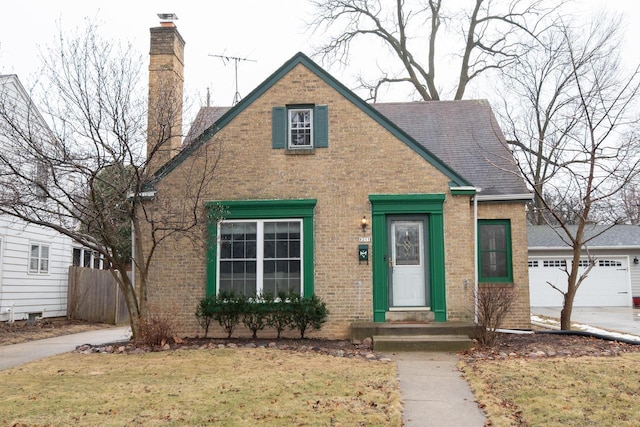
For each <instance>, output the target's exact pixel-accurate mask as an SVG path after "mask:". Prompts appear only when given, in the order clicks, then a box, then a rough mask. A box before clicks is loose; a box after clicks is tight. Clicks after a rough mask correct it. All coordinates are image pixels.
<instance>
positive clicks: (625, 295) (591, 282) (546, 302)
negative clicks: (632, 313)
mask: <svg viewBox="0 0 640 427" xmlns="http://www.w3.org/2000/svg"><path fill="white" fill-rule="evenodd" d="M569 262H570V260H569V259H568V258H556V257H546V258H545V257H530V258H529V289H530V298H531V306H532V307H561V306H562V304H563V299H562V295H561V294H560V293H559V292H558V291H556V290H555V289H553V288H552V287H551V286H550V285H549V284H548V283H547V282H550V283H553V284H554V285H555V286H556V287H558V288H559V289H561V290H562V291H566V289H567V274H566V273H565V272H564V271H563V269H564V267H565V266H566V265H568V263H569ZM587 263H588V261H587V260H586V259H585V260H581V261H580V264H581V268H580V270H579V272H580V273H582V272H584V268H585V267H586V265H587ZM628 266H629V260H628V258H627V257H600V258H597V259H596V265H595V266H594V267H593V268H592V269H591V271H590V272H589V276H588V277H587V278H586V279H585V280H584V282H582V284H581V285H580V288H579V289H578V292H577V293H576V298H575V301H574V304H573V305H574V307H596V306H602V307H627V306H631V304H632V300H631V284H630V279H629V268H628Z"/></svg>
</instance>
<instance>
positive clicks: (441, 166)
mask: <svg viewBox="0 0 640 427" xmlns="http://www.w3.org/2000/svg"><path fill="white" fill-rule="evenodd" d="M298 64H302V65H304V66H305V67H307V68H308V69H309V70H310V71H311V72H313V73H314V74H316V75H317V76H318V77H320V78H321V79H322V80H323V81H324V82H325V83H327V84H328V85H329V86H331V87H332V88H333V89H335V90H336V91H337V92H338V93H340V94H341V95H342V96H344V97H345V98H346V99H348V100H349V101H350V102H351V103H352V104H354V105H355V106H357V107H358V108H360V109H361V110H362V111H364V112H365V113H367V114H368V115H369V117H371V118H372V119H374V120H375V121H376V122H378V124H380V125H381V126H382V127H383V128H385V129H387V130H388V131H389V132H391V133H392V134H393V135H394V136H395V137H396V138H398V139H400V140H401V141H402V142H404V143H405V144H406V145H408V146H409V147H410V148H411V149H412V150H413V151H415V152H416V153H418V154H419V155H420V156H422V157H423V158H424V159H425V160H427V161H428V162H429V163H431V164H432V165H433V166H434V167H435V168H436V169H438V170H439V171H440V172H442V173H443V174H445V175H446V176H447V177H448V178H449V179H451V180H452V181H453V182H454V183H455V186H461V187H464V186H471V185H472V184H471V183H469V182H468V181H467V180H465V179H464V178H463V177H462V176H461V175H459V174H458V173H457V172H456V171H454V170H453V169H452V168H451V167H449V166H448V165H447V164H446V163H445V162H443V161H442V160H440V159H439V158H438V157H437V156H436V155H434V154H433V153H431V152H430V151H429V150H427V149H426V148H425V147H424V146H422V145H421V144H420V143H418V142H417V141H416V140H414V139H413V138H412V137H411V136H409V134H407V133H406V132H405V131H403V130H402V129H400V128H399V127H398V126H397V125H396V124H395V123H393V122H392V121H390V120H389V119H387V118H386V117H385V116H384V115H382V114H381V113H380V112H379V111H378V110H376V109H375V108H374V107H372V106H371V105H369V104H367V103H366V102H365V101H363V100H362V99H361V98H360V97H359V96H357V95H356V94H355V93H353V92H352V91H351V90H350V89H348V88H347V87H346V86H345V85H343V84H342V83H340V82H339V81H338V80H337V79H336V78H335V77H333V76H332V75H331V74H329V73H328V72H326V71H325V70H324V69H322V68H321V67H320V66H319V65H318V64H316V63H315V62H313V61H312V60H311V59H310V58H309V57H308V56H306V55H305V54H304V53H302V52H298V53H296V54H295V55H294V56H293V57H292V58H291V59H289V60H288V61H287V62H285V63H284V64H283V65H282V66H281V67H280V68H278V69H277V70H276V71H275V72H274V73H273V74H271V75H270V76H269V77H267V79H266V80H265V81H264V82H262V83H261V84H260V85H259V86H258V87H256V88H255V89H254V90H253V91H251V92H250V93H249V94H248V95H247V96H246V97H244V98H243V99H242V100H240V102H238V103H237V104H236V105H235V106H234V107H232V108H231V109H229V111H227V112H226V113H225V114H223V115H222V116H221V117H220V118H219V119H218V120H217V121H216V122H215V123H214V124H213V125H212V126H210V127H209V128H208V129H206V130H205V131H204V132H203V133H202V134H201V135H200V136H198V137H197V138H195V139H194V141H193V142H192V143H191V144H190V145H189V146H188V147H187V148H185V149H184V150H182V151H181V152H180V153H179V154H178V155H176V156H175V157H174V158H172V159H171V160H169V161H168V162H167V163H166V164H165V165H163V166H162V167H160V168H159V169H158V170H157V171H156V172H155V173H154V179H153V181H152V182H151V183H150V184H149V187H150V188H153V186H154V184H155V183H157V182H158V181H160V180H161V179H162V178H163V177H164V176H166V175H168V174H169V173H170V172H171V171H172V170H174V169H175V168H176V167H177V166H178V165H180V163H182V162H183V161H184V160H185V159H186V158H187V157H189V156H190V155H191V154H192V153H193V152H194V151H195V150H196V149H198V148H199V147H200V146H201V145H202V144H204V143H205V142H207V141H208V140H209V139H211V137H213V136H214V135H215V134H216V133H218V131H220V130H221V129H222V128H224V127H225V126H226V125H227V124H229V122H231V121H232V120H233V119H234V118H235V117H236V116H237V115H238V114H240V113H241V112H242V111H244V109H245V108H247V107H248V106H249V105H251V104H252V103H253V102H254V101H255V100H256V99H258V98H259V97H260V96H262V95H263V94H264V93H265V92H266V91H267V90H269V89H270V88H271V87H272V86H273V85H274V84H276V83H277V82H278V81H279V80H280V79H282V78H283V77H284V76H285V75H286V74H287V73H289V72H290V71H291V70H292V69H293V68H295V67H296V66H297V65H298ZM149 187H148V188H145V189H149Z"/></svg>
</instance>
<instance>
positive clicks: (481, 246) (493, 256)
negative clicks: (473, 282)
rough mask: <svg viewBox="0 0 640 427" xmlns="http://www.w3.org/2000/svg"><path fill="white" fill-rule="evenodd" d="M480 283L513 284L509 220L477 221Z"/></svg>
mask: <svg viewBox="0 0 640 427" xmlns="http://www.w3.org/2000/svg"><path fill="white" fill-rule="evenodd" d="M478 240H479V241H478V255H479V260H478V261H479V264H480V265H479V273H480V274H479V277H478V280H479V281H480V282H513V271H512V266H511V224H510V222H509V220H479V221H478Z"/></svg>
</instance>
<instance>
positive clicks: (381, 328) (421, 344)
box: [351, 322, 475, 352]
mask: <svg viewBox="0 0 640 427" xmlns="http://www.w3.org/2000/svg"><path fill="white" fill-rule="evenodd" d="M474 336H475V325H474V324H473V323H469V322H438V323H431V322H427V323H424V322H406V323H405V322H403V323H373V322H355V323H352V324H351V341H352V342H361V341H362V340H364V339H365V338H371V339H372V340H373V349H374V350H375V351H385V352H390V351H462V350H466V349H469V348H470V347H471V345H472V344H473V340H472V338H473V337H474Z"/></svg>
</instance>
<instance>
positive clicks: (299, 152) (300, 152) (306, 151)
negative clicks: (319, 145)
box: [284, 148, 316, 156]
mask: <svg viewBox="0 0 640 427" xmlns="http://www.w3.org/2000/svg"><path fill="white" fill-rule="evenodd" d="M284 154H286V155H291V156H305V155H310V154H316V149H315V148H294V149H291V148H287V149H285V150H284Z"/></svg>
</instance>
